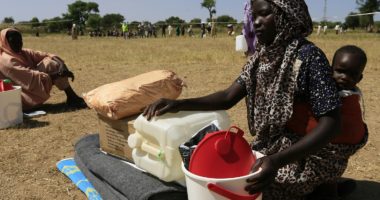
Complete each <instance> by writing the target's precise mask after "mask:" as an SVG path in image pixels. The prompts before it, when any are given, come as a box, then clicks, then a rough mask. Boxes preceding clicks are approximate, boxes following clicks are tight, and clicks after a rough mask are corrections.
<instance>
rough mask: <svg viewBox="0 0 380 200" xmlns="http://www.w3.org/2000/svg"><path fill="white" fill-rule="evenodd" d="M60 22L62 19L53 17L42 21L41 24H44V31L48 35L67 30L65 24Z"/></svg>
mask: <svg viewBox="0 0 380 200" xmlns="http://www.w3.org/2000/svg"><path fill="white" fill-rule="evenodd" d="M62 20H63V19H62V18H60V17H54V18H51V19H44V20H42V23H44V24H46V28H47V30H46V31H47V32H48V33H59V32H61V31H62V30H65V29H66V28H67V27H66V24H65V23H62Z"/></svg>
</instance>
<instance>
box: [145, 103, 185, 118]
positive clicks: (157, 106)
mask: <svg viewBox="0 0 380 200" xmlns="http://www.w3.org/2000/svg"><path fill="white" fill-rule="evenodd" d="M178 105H179V101H178V100H171V99H163V98H161V99H160V100H158V101H156V102H154V103H152V104H150V105H149V106H147V107H146V108H145V109H144V112H143V116H145V117H146V119H147V120H150V119H152V118H153V117H154V116H160V115H163V114H165V113H167V112H178V111H179V109H178Z"/></svg>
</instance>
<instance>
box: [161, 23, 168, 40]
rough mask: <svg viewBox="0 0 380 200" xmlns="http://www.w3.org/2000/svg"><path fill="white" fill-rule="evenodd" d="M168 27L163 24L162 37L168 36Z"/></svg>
mask: <svg viewBox="0 0 380 200" xmlns="http://www.w3.org/2000/svg"><path fill="white" fill-rule="evenodd" d="M166 28H167V25H166V24H163V25H162V27H161V37H166Z"/></svg>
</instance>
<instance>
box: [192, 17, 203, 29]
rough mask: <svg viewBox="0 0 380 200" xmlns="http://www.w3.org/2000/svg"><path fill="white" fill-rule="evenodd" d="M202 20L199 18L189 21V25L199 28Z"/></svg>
mask: <svg viewBox="0 0 380 200" xmlns="http://www.w3.org/2000/svg"><path fill="white" fill-rule="evenodd" d="M201 23H202V20H201V19H200V18H194V19H192V20H190V24H193V27H197V28H199V27H201Z"/></svg>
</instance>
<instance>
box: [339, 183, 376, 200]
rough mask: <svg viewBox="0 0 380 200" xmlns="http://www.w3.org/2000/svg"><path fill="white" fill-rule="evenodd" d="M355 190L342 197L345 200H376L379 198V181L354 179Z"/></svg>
mask: <svg viewBox="0 0 380 200" xmlns="http://www.w3.org/2000/svg"><path fill="white" fill-rule="evenodd" d="M356 184H357V188H356V190H355V191H354V192H353V193H352V194H350V195H349V196H347V197H346V198H344V199H345V200H378V199H380V183H379V182H375V181H368V180H356Z"/></svg>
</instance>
